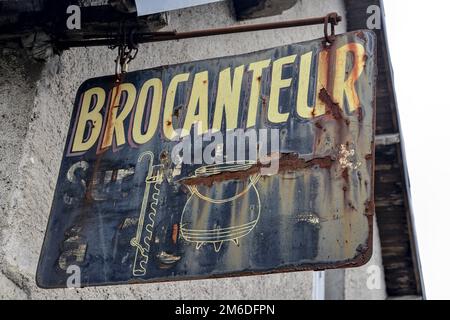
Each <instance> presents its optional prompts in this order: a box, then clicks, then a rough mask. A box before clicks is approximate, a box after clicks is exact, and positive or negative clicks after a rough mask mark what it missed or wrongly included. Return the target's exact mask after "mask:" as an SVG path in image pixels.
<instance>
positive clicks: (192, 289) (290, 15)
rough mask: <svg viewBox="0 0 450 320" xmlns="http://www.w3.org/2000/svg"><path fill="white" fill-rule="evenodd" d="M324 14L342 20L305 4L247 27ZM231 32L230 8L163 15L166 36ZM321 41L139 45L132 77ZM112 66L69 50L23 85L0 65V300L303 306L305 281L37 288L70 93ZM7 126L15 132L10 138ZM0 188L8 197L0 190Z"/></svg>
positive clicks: (330, 1) (313, 33) (103, 51)
mask: <svg viewBox="0 0 450 320" xmlns="http://www.w3.org/2000/svg"><path fill="white" fill-rule="evenodd" d="M331 11H337V12H339V13H340V14H341V15H343V16H344V15H345V10H344V6H343V3H342V1H341V0H322V1H316V0H303V1H301V2H299V3H298V4H297V5H296V6H295V7H293V8H292V9H290V10H288V11H286V12H285V13H284V14H283V15H282V16H277V17H272V18H264V19H257V20H254V21H246V22H245V23H250V22H267V21H277V20H284V19H294V18H302V17H303V18H305V17H311V16H321V15H324V14H326V13H328V12H331ZM234 23H236V22H235V21H234V19H233V18H232V13H231V9H230V8H229V6H228V5H227V4H226V3H216V4H211V5H208V6H201V7H195V8H192V9H187V10H183V11H174V12H171V13H170V26H169V27H168V28H167V29H177V30H180V31H181V30H192V29H198V28H210V27H219V26H226V25H231V24H234ZM344 31H345V23H341V24H340V26H339V27H338V29H337V32H344ZM322 36H323V27H322V26H314V27H307V28H301V29H300V28H292V29H288V30H281V31H280V30H278V31H264V32H258V33H249V34H238V35H227V36H216V37H209V38H200V39H192V40H180V41H176V42H167V43H157V44H149V45H142V46H141V47H140V51H139V55H138V57H137V59H136V60H134V61H133V62H132V65H131V66H130V69H131V70H136V69H144V68H151V67H156V66H159V65H165V64H173V63H181V62H186V61H192V60H198V59H206V58H212V57H220V56H226V55H234V54H241V53H246V52H251V51H255V50H260V49H264V48H269V47H275V46H279V45H283V44H288V43H293V42H300V41H306V40H310V39H315V38H320V37H322ZM114 58H115V52H112V51H110V50H108V49H107V48H90V49H84V48H83V49H73V50H70V51H67V52H65V53H64V54H63V55H62V56H61V57H54V58H52V59H51V60H50V61H48V62H47V63H46V64H45V66H44V68H43V71H42V73H41V74H40V76H39V79H38V80H36V79H35V78H33V77H30V75H32V74H33V72H32V70H34V69H35V68H33V66H30V65H26V67H24V66H23V63H24V62H23V61H22V62H21V63H20V62H19V63H17V66H15V67H11V66H10V64H11V62H10V61H5V60H3V61H2V62H1V63H0V65H1V66H2V68H3V66H4V67H5V70H6V71H5V72H4V73H3V74H2V75H1V80H0V81H1V82H0V88H1V89H0V106H1V109H0V111H1V114H0V117H1V116H2V115H3V114H5V115H6V117H7V119H3V118H0V121H1V125H0V128H2V129H1V130H3V131H5V132H11V136H9V135H8V134H6V133H4V132H3V131H1V132H0V133H1V135H0V142H1V144H0V145H1V148H2V149H0V157H1V158H2V161H1V165H0V170H1V171H2V172H1V173H0V177H1V179H0V180H1V181H0V183H1V185H0V187H1V189H0V199H1V200H0V201H1V202H0V204H1V212H0V214H1V215H0V219H1V220H0V226H1V229H0V232H1V234H0V239H1V243H0V258H1V259H0V270H1V273H0V298H24V297H27V298H47V299H55V298H57V299H58V298H77V299H90V298H99V299H127V298H135V299H169V298H172V299H177V298H198V299H219V298H222V299H250V298H255V299H264V298H271V299H293V298H296V299H310V298H311V294H312V273H311V272H304V273H290V274H278V275H270V276H254V277H245V278H233V279H220V280H204V281H185V282H178V283H161V284H147V285H133V286H117V287H101V288H84V289H66V290H41V289H39V288H37V287H36V285H35V281H34V276H35V271H36V266H37V262H38V258H39V253H40V248H41V244H42V241H43V237H44V233H45V228H46V223H47V219H48V214H49V212H50V205H51V201H52V197H53V191H54V187H55V184H56V178H57V174H58V170H59V163H60V160H61V157H62V151H63V147H64V142H65V138H66V133H67V129H68V124H69V117H70V113H71V111H72V107H73V102H74V98H75V94H76V90H77V88H78V86H79V85H80V84H81V82H82V81H84V80H85V79H87V78H91V77H98V76H101V75H106V74H111V73H112V72H113V68H114V63H113V60H114ZM0 59H1V58H0ZM2 71H3V70H2ZM5 75H6V76H5ZM8 79H10V80H8ZM14 122H17V123H20V126H18V127H17V128H10V127H11V126H13V124H12V123H14ZM14 139H16V140H14ZM3 159H6V160H3ZM4 176H5V177H6V178H4ZM7 181H9V182H8V185H10V186H9V189H8V188H6V187H5V186H4V184H6V183H7Z"/></svg>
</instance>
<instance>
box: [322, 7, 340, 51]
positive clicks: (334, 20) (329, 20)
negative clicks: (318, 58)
mask: <svg viewBox="0 0 450 320" xmlns="http://www.w3.org/2000/svg"><path fill="white" fill-rule="evenodd" d="M338 23H339V19H338V14H337V13H336V12H332V13H329V14H327V15H326V16H325V23H324V34H325V40H326V41H327V43H330V44H332V43H333V42H334V40H336V34H335V26H337V25H338ZM328 24H331V34H329V33H328Z"/></svg>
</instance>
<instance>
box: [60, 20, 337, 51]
mask: <svg viewBox="0 0 450 320" xmlns="http://www.w3.org/2000/svg"><path fill="white" fill-rule="evenodd" d="M335 20H336V21H331V20H329V22H330V23H333V24H335V25H336V24H338V23H339V22H340V21H342V17H341V16H339V15H337V17H336V19H335ZM326 21H327V16H324V17H317V18H309V19H297V20H289V21H281V22H269V23H260V24H250V25H235V26H230V27H223V28H214V29H204V30H194V31H187V32H177V31H165V32H148V33H135V34H133V35H132V36H130V37H129V38H132V41H133V42H134V43H135V44H138V43H148V42H160V41H171V40H180V39H189V38H198V37H209V36H217V35H223V34H232V33H241V32H253V31H263V30H272V29H283V28H293V27H304V26H312V25H319V24H325V23H326ZM122 37H123V36H122V35H117V36H112V37H108V38H99V39H90V40H85V39H83V40H67V41H66V40H60V41H58V43H57V45H58V47H60V48H68V47H90V46H108V45H115V44H118V42H119V41H120V40H121V38H122Z"/></svg>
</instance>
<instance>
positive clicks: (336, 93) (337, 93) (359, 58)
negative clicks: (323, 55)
mask: <svg viewBox="0 0 450 320" xmlns="http://www.w3.org/2000/svg"><path fill="white" fill-rule="evenodd" d="M349 52H351V53H352V54H353V69H352V71H351V72H350V73H349V75H348V77H347V80H345V78H346V70H347V54H348V53H349ZM364 55H365V49H364V46H363V45H362V44H359V43H349V44H346V45H345V46H342V47H341V48H339V49H338V50H337V52H336V78H335V81H334V90H333V98H334V100H335V101H336V102H337V103H339V105H340V106H341V109H344V94H345V96H346V97H347V102H348V109H349V112H353V111H355V110H356V109H357V108H359V107H360V100H359V97H358V94H357V92H356V88H355V83H356V81H357V80H358V79H359V77H360V76H361V73H362V72H363V70H364V64H365V62H364Z"/></svg>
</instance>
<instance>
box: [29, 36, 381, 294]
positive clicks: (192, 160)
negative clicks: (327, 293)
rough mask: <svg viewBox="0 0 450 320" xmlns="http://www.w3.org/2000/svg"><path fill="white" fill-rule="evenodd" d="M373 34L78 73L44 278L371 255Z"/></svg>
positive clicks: (336, 262)
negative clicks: (81, 78)
mask: <svg viewBox="0 0 450 320" xmlns="http://www.w3.org/2000/svg"><path fill="white" fill-rule="evenodd" d="M375 44H376V39H375V35H374V33H372V32H370V31H358V32H352V33H348V34H343V35H340V36H337V38H336V41H335V42H334V44H333V45H331V46H326V45H324V42H323V40H322V39H320V40H315V41H310V42H305V43H298V44H291V45H286V46H282V47H277V48H272V49H267V50H263V51H259V52H254V53H248V54H243V55H239V56H232V57H222V58H216V59H211V60H204V61H195V62H187V63H183V64H178V65H170V66H162V67H158V68H153V69H148V70H140V71H134V72H130V73H127V74H125V75H124V76H123V77H122V79H120V81H119V82H118V81H116V79H115V77H114V76H106V77H100V78H95V79H89V80H87V81H85V82H84V83H83V84H82V85H81V87H80V88H79V91H78V93H77V96H76V100H75V106H74V109H73V115H72V118H71V122H70V127H69V132H68V136H67V142H66V147H65V151H64V155H63V159H62V163H61V168H60V173H59V177H58V182H57V186H56V191H55V195H54V200H53V205H52V209H51V213H50V218H49V223H48V227H47V233H46V236H45V240H44V244H43V248H42V252H41V258H40V262H39V266H38V271H37V282H38V284H39V285H40V286H41V287H45V288H56V287H66V286H67V285H68V283H69V282H70V281H72V282H73V280H74V278H73V276H74V275H76V276H78V277H79V279H78V280H79V283H80V285H81V286H93V285H107V284H124V283H141V282H154V281H173V280H182V279H201V278H211V277H228V276H241V275H250V274H265V273H273V272H288V271H301V270H321V269H327V268H340V267H353V266H359V265H362V264H364V263H365V262H367V261H368V259H369V258H370V256H371V251H372V216H373V213H374V212H373V211H374V205H373V201H374V198H373V193H374V190H373V169H374V115H375V112H374V111H375V110H374V109H375V83H376V81H375V78H376V61H375V59H376V48H375ZM74 270H75V271H76V272H75V271H74ZM69 277H71V278H70V279H69Z"/></svg>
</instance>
